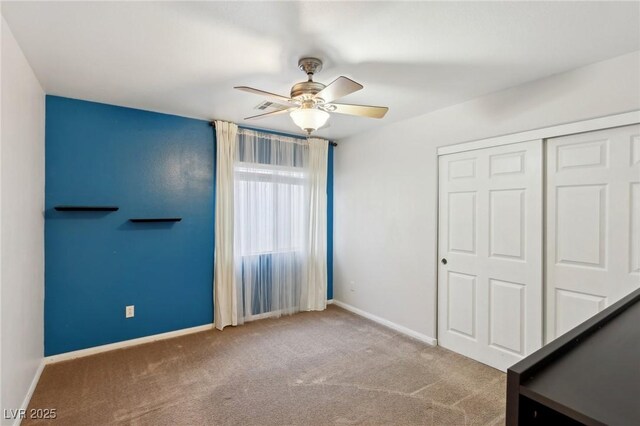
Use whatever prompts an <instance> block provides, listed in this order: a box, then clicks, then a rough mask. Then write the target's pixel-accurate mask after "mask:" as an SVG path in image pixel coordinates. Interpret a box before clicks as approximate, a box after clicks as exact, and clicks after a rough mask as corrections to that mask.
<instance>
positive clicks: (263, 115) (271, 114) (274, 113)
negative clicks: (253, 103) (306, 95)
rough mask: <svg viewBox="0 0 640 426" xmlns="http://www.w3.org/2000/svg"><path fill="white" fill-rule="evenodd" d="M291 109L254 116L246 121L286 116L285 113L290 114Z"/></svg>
mask: <svg viewBox="0 0 640 426" xmlns="http://www.w3.org/2000/svg"><path fill="white" fill-rule="evenodd" d="M289 110H290V108H289V109H279V110H277V111H271V112H265V113H264V114H258V115H252V116H251V117H246V118H245V120H256V119H259V118H266V117H271V116H274V115H280V114H284V113H285V112H289Z"/></svg>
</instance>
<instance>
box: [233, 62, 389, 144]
mask: <svg viewBox="0 0 640 426" xmlns="http://www.w3.org/2000/svg"><path fill="white" fill-rule="evenodd" d="M298 67H299V68H300V69H301V70H302V71H304V72H305V73H306V74H307V77H308V79H307V81H303V82H300V83H296V84H294V85H293V87H292V88H291V96H290V97H286V96H282V95H277V94H275V93H271V92H265V91H264V90H258V89H254V88H252V87H247V86H236V87H234V89H238V90H242V91H245V92H249V93H255V94H256V95H262V96H264V97H265V98H267V99H268V100H269V101H270V102H271V103H272V105H271V106H272V107H275V108H277V110H276V111H272V112H267V113H265V114H259V115H254V116H252V117H247V118H245V120H253V119H258V118H266V117H272V116H274V115H280V114H285V113H287V112H288V113H289V115H290V116H291V119H292V120H293V122H294V123H295V124H296V125H297V126H298V127H300V128H301V129H302V130H304V131H306V132H307V134H309V135H310V134H311V132H313V131H315V130H318V129H319V128H320V127H322V126H324V125H325V124H326V122H327V120H328V119H329V113H330V112H334V113H338V114H349V115H359V116H362V117H370V118H382V117H384V115H385V114H386V113H387V111H388V110H389V108H387V107H380V106H368V105H351V104H340V103H335V102H334V101H335V100H337V99H340V98H342V97H344V96H347V95H349V94H351V93H353V92H356V91H358V90H360V89H362V88H363V86H362V85H361V84H359V83H356V82H355V81H353V80H351V79H349V78H347V77H344V76H342V77H338V78H336V79H335V80H334V81H333V82H331V83H330V84H329V85H328V86H325V85H324V84H322V83H318V82H316V81H313V75H314V74H315V73H317V72H319V71H320V70H321V69H322V61H321V60H320V59H317V58H302V59H300V61H298Z"/></svg>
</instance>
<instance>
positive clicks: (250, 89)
mask: <svg viewBox="0 0 640 426" xmlns="http://www.w3.org/2000/svg"><path fill="white" fill-rule="evenodd" d="M234 89H238V90H242V91H243V92H249V93H253V94H256V95H260V96H264V97H265V98H267V99H271V100H273V101H275V102H280V103H282V102H284V103H285V104H290V103H294V102H295V101H294V100H293V99H291V98H287V97H286V96H282V95H276V94H275V93H271V92H265V91H264V90H259V89H254V88H253V87H247V86H236V87H234Z"/></svg>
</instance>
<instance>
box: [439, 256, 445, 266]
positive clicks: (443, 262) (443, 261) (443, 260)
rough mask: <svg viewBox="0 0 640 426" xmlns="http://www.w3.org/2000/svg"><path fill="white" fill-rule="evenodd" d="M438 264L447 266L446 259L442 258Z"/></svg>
mask: <svg viewBox="0 0 640 426" xmlns="http://www.w3.org/2000/svg"><path fill="white" fill-rule="evenodd" d="M440 262H442V264H443V265H446V264H447V259H445V258H444V257H443V258H442V260H441V261H440Z"/></svg>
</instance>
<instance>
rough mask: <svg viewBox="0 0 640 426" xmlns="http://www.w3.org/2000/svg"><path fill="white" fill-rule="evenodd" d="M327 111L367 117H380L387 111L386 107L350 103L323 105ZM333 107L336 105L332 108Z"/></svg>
mask: <svg viewBox="0 0 640 426" xmlns="http://www.w3.org/2000/svg"><path fill="white" fill-rule="evenodd" d="M325 106H326V107H328V108H327V110H328V111H330V112H337V113H338V114H349V115H360V116H362V117H369V118H382V117H384V115H385V114H386V113H387V111H389V108H387V107H380V106H370V105H350V104H328V105H325ZM333 107H336V108H335V109H333V110H332V108H333Z"/></svg>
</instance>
